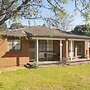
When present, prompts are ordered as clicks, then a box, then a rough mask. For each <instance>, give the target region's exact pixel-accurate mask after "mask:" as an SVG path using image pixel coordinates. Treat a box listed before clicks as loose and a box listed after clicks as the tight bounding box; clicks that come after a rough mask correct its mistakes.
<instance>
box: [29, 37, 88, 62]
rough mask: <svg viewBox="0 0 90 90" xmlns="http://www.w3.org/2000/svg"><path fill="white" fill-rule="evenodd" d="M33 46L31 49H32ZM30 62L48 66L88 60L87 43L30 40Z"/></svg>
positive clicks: (60, 40)
mask: <svg viewBox="0 0 90 90" xmlns="http://www.w3.org/2000/svg"><path fill="white" fill-rule="evenodd" d="M32 46H33V47H32ZM29 55H30V62H33V61H35V62H37V63H39V64H42V63H43V64H47V63H48V64H50V63H58V62H62V60H63V58H65V59H66V60H67V61H68V62H78V61H86V60H89V41H88V40H83V39H82V40H81V39H75V40H73V39H68V40H67V39H55V38H54V39H51V38H49V39H45V38H44V39H42V38H39V39H36V38H33V39H32V40H30V52H29Z"/></svg>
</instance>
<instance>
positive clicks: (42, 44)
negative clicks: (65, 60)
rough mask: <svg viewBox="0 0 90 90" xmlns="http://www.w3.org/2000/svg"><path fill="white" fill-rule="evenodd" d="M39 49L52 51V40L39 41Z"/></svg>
mask: <svg viewBox="0 0 90 90" xmlns="http://www.w3.org/2000/svg"><path fill="white" fill-rule="evenodd" d="M39 51H53V41H45V40H41V41H39Z"/></svg>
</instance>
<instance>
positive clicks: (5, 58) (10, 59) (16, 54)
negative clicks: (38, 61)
mask: <svg viewBox="0 0 90 90" xmlns="http://www.w3.org/2000/svg"><path fill="white" fill-rule="evenodd" d="M28 53H29V41H28V40H26V39H23V40H22V50H21V51H7V39H0V67H9V66H19V65H24V64H26V63H27V62H28V61H29V54H28Z"/></svg>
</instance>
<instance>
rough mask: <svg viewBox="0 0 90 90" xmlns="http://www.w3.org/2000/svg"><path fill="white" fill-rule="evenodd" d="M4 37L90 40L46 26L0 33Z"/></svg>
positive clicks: (28, 27) (86, 37)
mask: <svg viewBox="0 0 90 90" xmlns="http://www.w3.org/2000/svg"><path fill="white" fill-rule="evenodd" d="M0 35H2V36H15V37H53V38H54V37H56V38H74V39H90V37H88V36H81V35H75V34H69V33H66V32H64V31H61V30H59V29H55V28H49V27H46V26H26V27H24V28H19V29H15V30H7V31H2V32H0Z"/></svg>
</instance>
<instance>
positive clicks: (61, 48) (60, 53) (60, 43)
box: [60, 40, 62, 61]
mask: <svg viewBox="0 0 90 90" xmlns="http://www.w3.org/2000/svg"><path fill="white" fill-rule="evenodd" d="M60 61H62V40H60Z"/></svg>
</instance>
